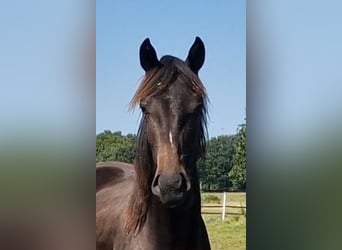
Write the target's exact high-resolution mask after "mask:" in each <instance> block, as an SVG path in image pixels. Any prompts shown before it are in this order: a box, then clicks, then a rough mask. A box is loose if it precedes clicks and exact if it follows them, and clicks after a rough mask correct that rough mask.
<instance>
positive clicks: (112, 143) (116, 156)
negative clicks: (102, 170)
mask: <svg viewBox="0 0 342 250" xmlns="http://www.w3.org/2000/svg"><path fill="white" fill-rule="evenodd" d="M135 139H136V137H135V135H132V134H128V135H127V136H123V135H122V134H121V132H114V133H113V132H111V131H108V130H105V131H104V132H103V133H100V134H98V135H97V136H96V162H99V161H122V162H127V163H132V162H133V160H134V156H135V146H134V145H135Z"/></svg>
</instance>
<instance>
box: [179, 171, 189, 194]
mask: <svg viewBox="0 0 342 250" xmlns="http://www.w3.org/2000/svg"><path fill="white" fill-rule="evenodd" d="M180 176H181V186H180V189H181V190H186V191H189V190H190V188H191V183H190V180H189V178H187V177H186V176H185V175H184V174H183V173H180Z"/></svg>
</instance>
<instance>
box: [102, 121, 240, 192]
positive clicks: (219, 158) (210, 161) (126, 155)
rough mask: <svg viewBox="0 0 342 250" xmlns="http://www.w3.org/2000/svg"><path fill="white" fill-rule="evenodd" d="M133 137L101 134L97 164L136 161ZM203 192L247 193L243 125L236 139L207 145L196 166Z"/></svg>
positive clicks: (214, 140)
mask: <svg viewBox="0 0 342 250" xmlns="http://www.w3.org/2000/svg"><path fill="white" fill-rule="evenodd" d="M135 140H136V135H133V134H128V135H122V134H121V132H111V131H104V132H103V133H100V134H98V135H97V136H96V162H99V161H112V160H115V161H123V162H128V163H132V162H133V160H134V157H135ZM198 172H199V177H200V181H201V188H202V190H204V191H222V190H229V191H244V190H245V189H246V125H245V124H243V125H240V126H239V128H238V132H237V133H236V134H235V135H220V136H218V137H213V138H211V139H210V140H209V141H208V143H207V152H206V155H205V157H203V159H201V160H200V161H199V163H198Z"/></svg>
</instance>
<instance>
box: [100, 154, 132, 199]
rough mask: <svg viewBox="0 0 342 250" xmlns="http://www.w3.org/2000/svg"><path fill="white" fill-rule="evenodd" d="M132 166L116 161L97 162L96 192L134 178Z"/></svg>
mask: <svg viewBox="0 0 342 250" xmlns="http://www.w3.org/2000/svg"><path fill="white" fill-rule="evenodd" d="M134 174H135V172H134V167H133V165H132V164H128V163H124V162H116V161H108V162H99V163H97V164H96V192H98V191H99V190H101V189H103V188H105V187H108V186H112V185H114V184H116V183H120V182H122V181H123V180H125V179H127V178H132V177H134Z"/></svg>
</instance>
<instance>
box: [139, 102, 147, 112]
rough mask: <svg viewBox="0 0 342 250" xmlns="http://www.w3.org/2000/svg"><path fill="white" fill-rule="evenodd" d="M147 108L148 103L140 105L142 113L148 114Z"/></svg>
mask: <svg viewBox="0 0 342 250" xmlns="http://www.w3.org/2000/svg"><path fill="white" fill-rule="evenodd" d="M146 107H147V103H146V102H141V103H140V108H141V111H142V112H143V113H147V110H146Z"/></svg>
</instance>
